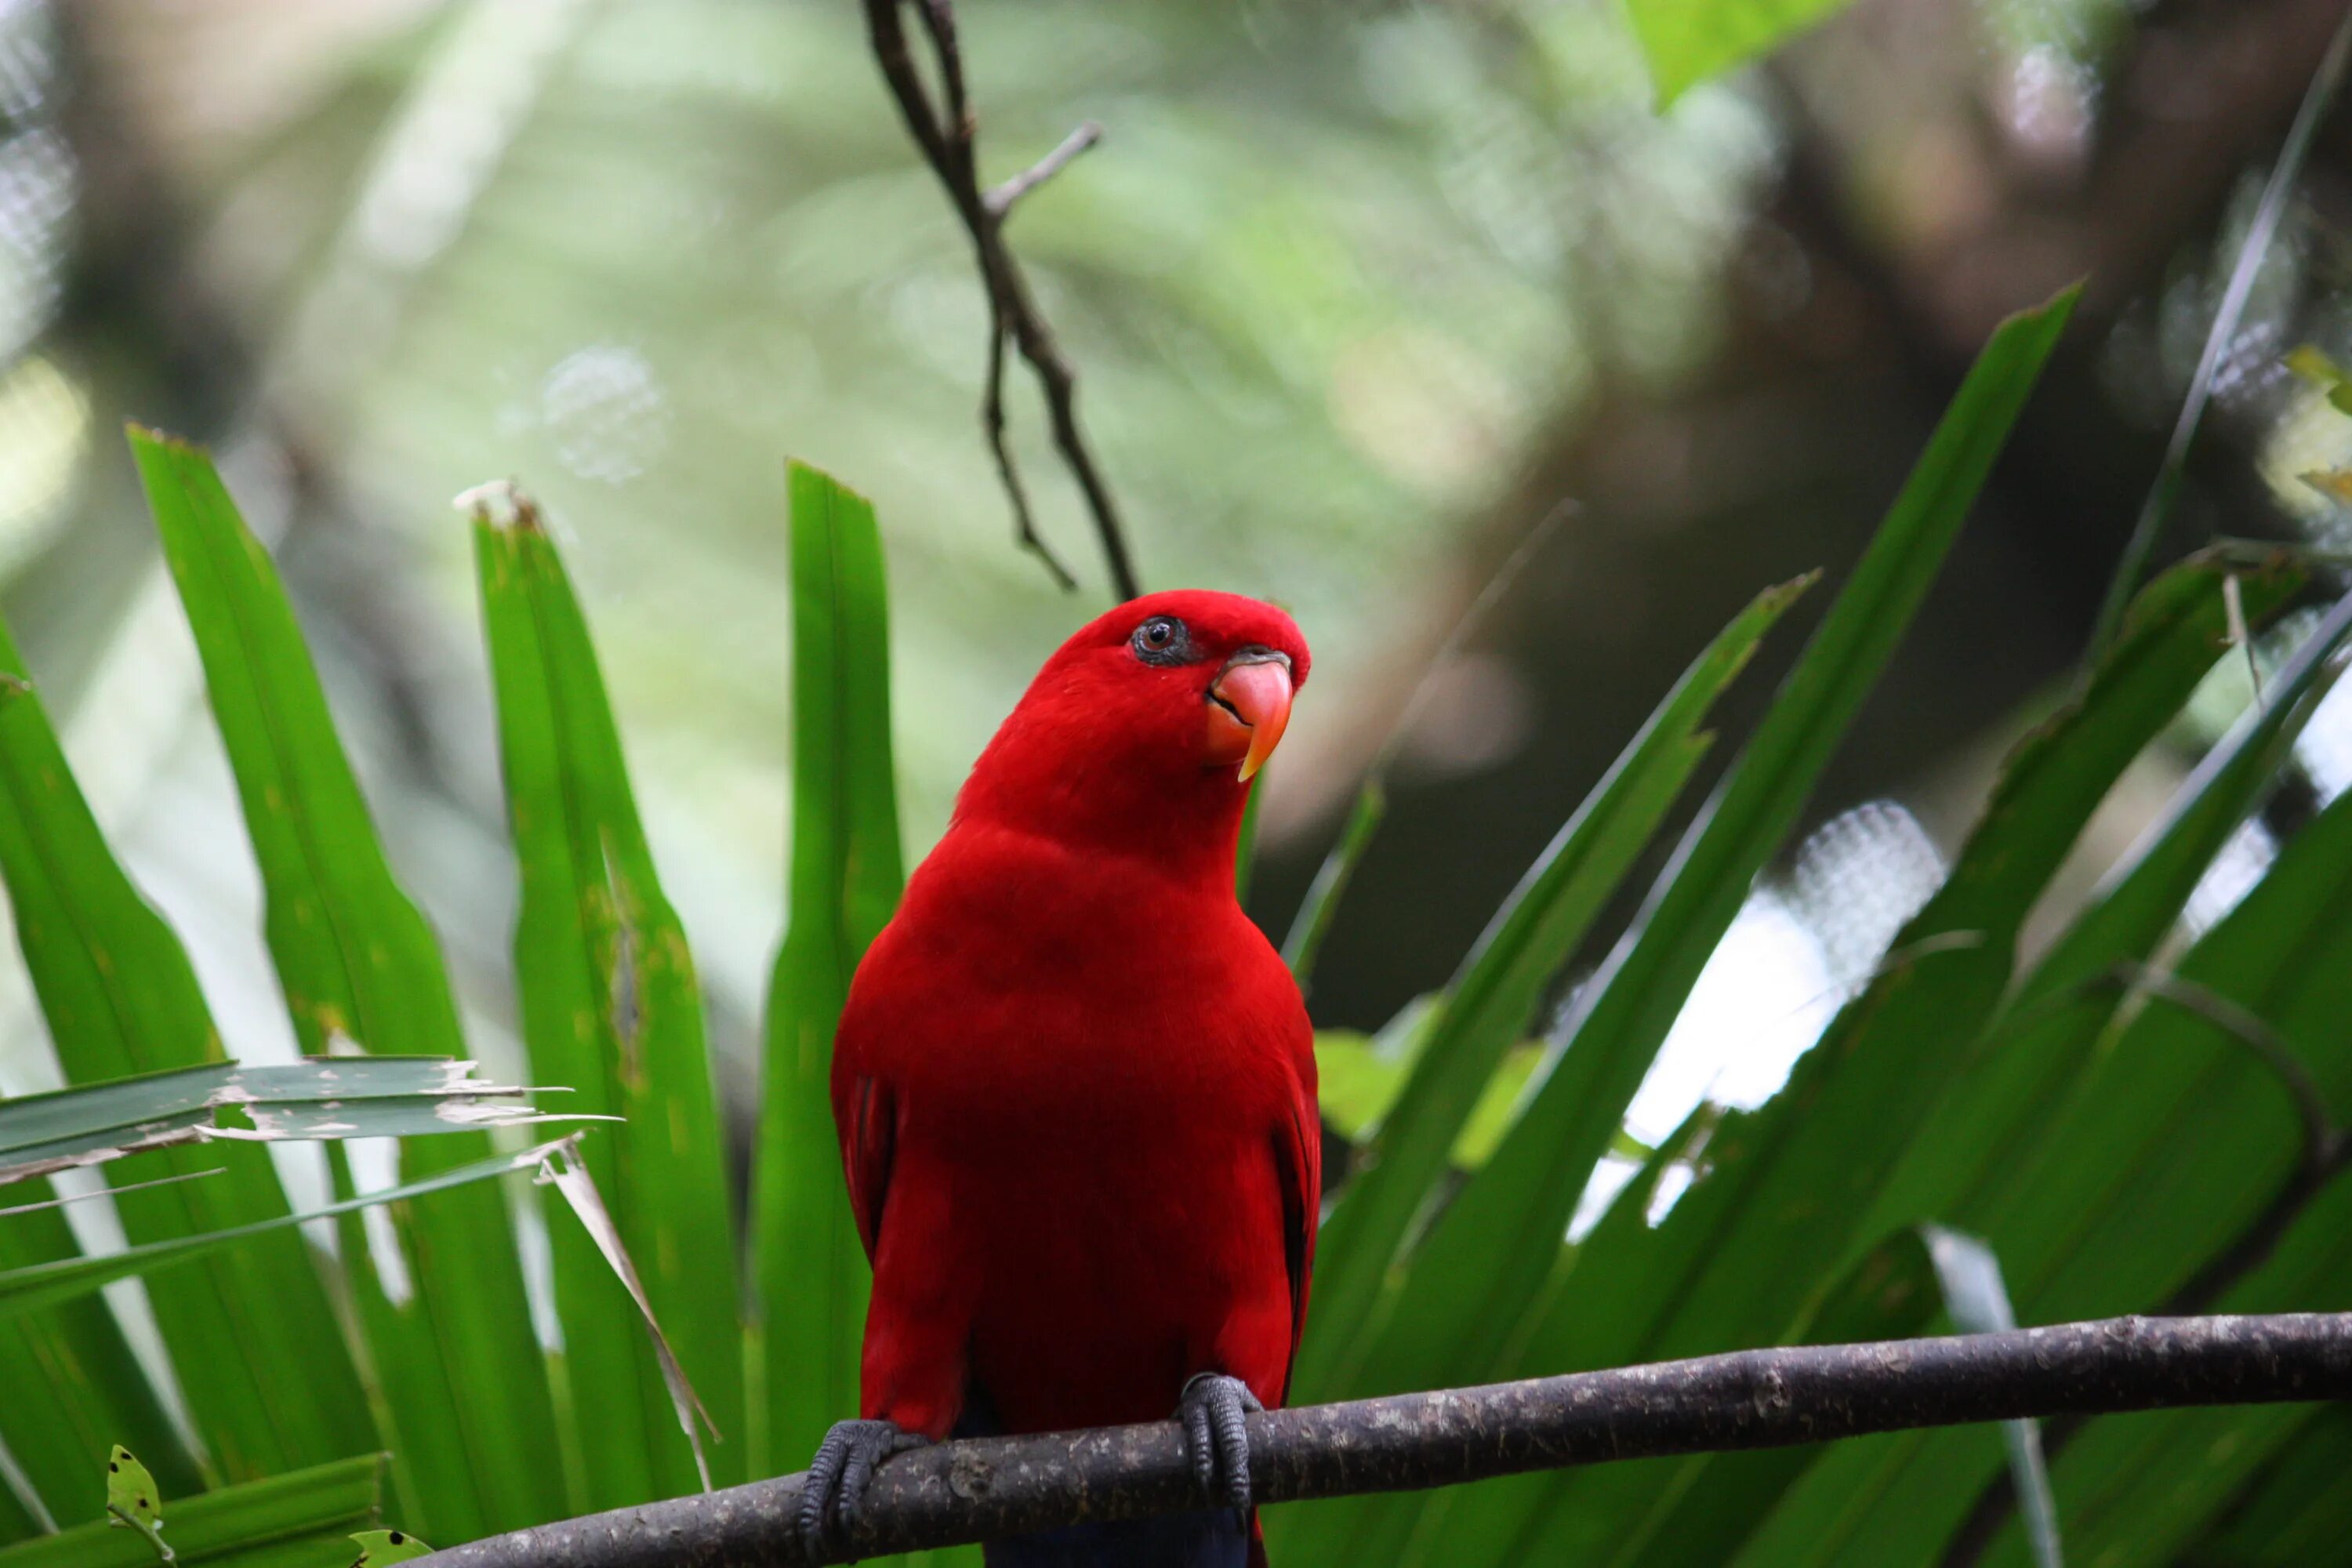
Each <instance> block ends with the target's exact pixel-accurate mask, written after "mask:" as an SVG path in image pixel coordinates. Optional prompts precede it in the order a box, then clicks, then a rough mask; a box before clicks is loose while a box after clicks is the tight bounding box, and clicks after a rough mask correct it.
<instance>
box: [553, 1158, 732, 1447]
mask: <svg viewBox="0 0 2352 1568" xmlns="http://www.w3.org/2000/svg"><path fill="white" fill-rule="evenodd" d="M539 1179H540V1181H541V1183H543V1184H546V1185H549V1186H551V1187H553V1188H554V1189H555V1190H556V1191H557V1193H559V1194H562V1198H563V1201H564V1202H565V1203H567V1204H569V1205H572V1215H573V1216H574V1217H576V1218H577V1219H578V1220H579V1221H580V1228H581V1229H583V1230H584V1231H586V1232H587V1233H588V1237H589V1239H590V1240H591V1241H593V1242H594V1243H595V1246H596V1250H597V1251H598V1252H600V1253H602V1254H604V1263H605V1266H606V1267H607V1268H611V1269H612V1271H613V1277H614V1279H618V1280H619V1281H620V1282H621V1288H622V1289H625V1290H626V1291H628V1293H629V1300H631V1301H632V1302H634V1303H635V1306H636V1309H637V1312H638V1315H639V1316H641V1317H643V1318H644V1319H645V1321H646V1337H647V1339H648V1340H649V1341H650V1342H651V1343H652V1345H653V1350H654V1359H655V1360H656V1362H657V1363H659V1364H660V1366H661V1375H662V1384H663V1385H664V1386H665V1387H666V1388H667V1390H668V1393H669V1402H670V1408H671V1411H672V1412H673V1413H674V1414H675V1415H677V1426H678V1430H679V1431H681V1432H683V1433H685V1434H686V1440H687V1443H688V1446H689V1447H691V1448H692V1449H693V1450H694V1468H695V1471H696V1474H697V1475H698V1478H699V1479H700V1480H701V1482H702V1489H703V1490H704V1491H706V1492H707V1491H709V1490H710V1489H711V1487H710V1461H709V1456H708V1454H707V1453H706V1452H705V1451H704V1448H703V1445H702V1435H703V1434H704V1433H705V1432H708V1433H709V1434H710V1436H712V1437H714V1438H715V1437H717V1436H718V1435H719V1431H718V1428H717V1427H716V1426H712V1425H711V1421H710V1412H709V1411H708V1410H705V1409H704V1408H703V1407H702V1399H701V1397H700V1396H699V1395H698V1394H696V1393H695V1392H694V1384H691V1383H689V1382H688V1381H687V1376H686V1373H685V1370H684V1369H683V1368H681V1367H680V1366H679V1365H678V1363H677V1352H675V1351H673V1350H671V1349H670V1343H669V1336H668V1335H667V1334H665V1333H663V1332H662V1326H661V1319H660V1318H658V1317H657V1316H656V1315H655V1313H654V1307H653V1302H652V1301H651V1300H648V1299H647V1298H646V1287H645V1281H644V1280H643V1279H641V1278H640V1277H639V1276H638V1274H637V1266H636V1263H635V1260H633V1259H632V1258H630V1257H629V1249H628V1248H627V1247H625V1246H624V1245H623V1244H622V1241H621V1232H620V1227H619V1226H615V1225H614V1223H613V1212H612V1211H611V1210H610V1209H608V1208H606V1207H605V1206H604V1196H603V1194H599V1193H598V1192H597V1191H596V1183H595V1179H594V1178H593V1177H592V1176H590V1175H589V1173H588V1167H587V1166H586V1165H585V1164H583V1163H582V1162H581V1159H580V1145H579V1143H578V1142H577V1141H573V1142H567V1143H564V1144H563V1145H562V1146H561V1147H559V1148H556V1149H554V1150H552V1151H551V1152H549V1154H548V1156H547V1158H546V1160H545V1161H543V1162H542V1163H541V1165H540V1168H539Z"/></svg>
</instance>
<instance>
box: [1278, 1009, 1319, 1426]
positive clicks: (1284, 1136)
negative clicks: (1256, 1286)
mask: <svg viewBox="0 0 2352 1568" xmlns="http://www.w3.org/2000/svg"><path fill="white" fill-rule="evenodd" d="M1314 1075H1315V1058H1314V1055H1313V1047H1311V1046H1310V1047H1308V1051H1307V1064H1306V1079H1305V1081H1304V1082H1303V1083H1300V1084H1298V1085H1297V1089H1296V1092H1294V1093H1293V1095H1292V1096H1291V1103H1290V1114H1289V1116H1288V1117H1287V1118H1286V1119H1285V1121H1284V1125H1283V1126H1282V1127H1280V1128H1279V1129H1277V1130H1276V1133H1275V1137H1274V1169H1275V1178H1276V1183H1277V1184H1279V1186H1280V1189H1281V1192H1282V1258H1283V1265H1284V1268H1285V1269H1286V1272H1287V1273H1288V1275H1289V1277H1290V1359H1289V1361H1288V1362H1287V1363H1285V1364H1284V1367H1283V1373H1282V1384H1283V1386H1282V1397H1283V1399H1284V1400H1288V1399H1289V1397H1290V1368H1291V1367H1292V1366H1295V1365H1297V1362H1298V1340H1299V1336H1300V1335H1302V1334H1303V1333H1305V1332H1306V1331H1307V1290H1308V1287H1309V1285H1310V1283H1311V1282H1312V1280H1313V1278H1314V1274H1315V1222H1316V1220H1317V1218H1318V1215H1319V1211H1320V1209H1321V1207H1322V1204H1323V1121H1322V1117H1321V1114H1320V1113H1319V1112H1318V1110H1316V1105H1315V1076H1314Z"/></svg>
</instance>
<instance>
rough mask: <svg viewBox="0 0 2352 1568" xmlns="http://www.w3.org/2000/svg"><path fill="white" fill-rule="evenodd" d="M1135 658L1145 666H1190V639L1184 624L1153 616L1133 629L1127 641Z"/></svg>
mask: <svg viewBox="0 0 2352 1568" xmlns="http://www.w3.org/2000/svg"><path fill="white" fill-rule="evenodd" d="M1127 646H1128V647H1131V648H1133V649H1134V650H1135V657H1136V658H1139V659H1141V660H1142V661H1143V662H1144V663H1146V664H1190V663H1191V662H1192V634H1191V633H1190V632H1188V631H1186V630H1185V629H1184V623H1183V622H1181V621H1180V620H1178V619H1177V618H1176V617H1175V616H1152V617H1151V618H1150V620H1148V621H1146V622H1144V623H1143V624H1142V625H1141V626H1138V627H1136V628H1135V635H1134V636H1133V637H1129V638H1128V639H1127Z"/></svg>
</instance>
